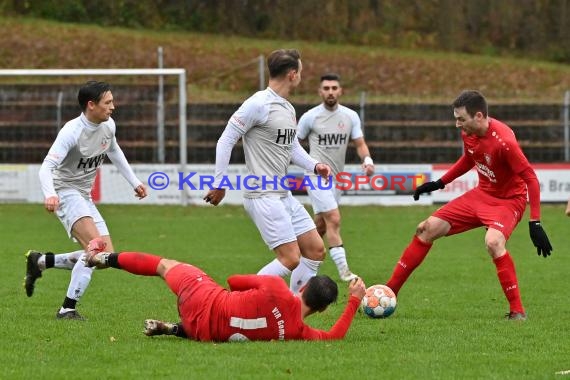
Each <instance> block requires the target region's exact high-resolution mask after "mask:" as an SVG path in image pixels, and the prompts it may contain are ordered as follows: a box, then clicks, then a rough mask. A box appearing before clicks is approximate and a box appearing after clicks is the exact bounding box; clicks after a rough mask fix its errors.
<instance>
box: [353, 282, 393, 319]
mask: <svg viewBox="0 0 570 380" xmlns="http://www.w3.org/2000/svg"><path fill="white" fill-rule="evenodd" d="M396 304H397V302H396V295H395V294H394V292H393V291H392V289H390V288H389V287H387V286H386V285H380V284H378V285H372V286H370V287H369V288H368V289H366V294H365V295H364V297H363V298H362V301H361V303H360V307H361V309H362V311H363V312H364V314H366V315H367V316H369V317H370V318H387V317H389V316H390V315H392V314H393V313H394V311H395V310H396Z"/></svg>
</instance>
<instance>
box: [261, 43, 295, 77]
mask: <svg viewBox="0 0 570 380" xmlns="http://www.w3.org/2000/svg"><path fill="white" fill-rule="evenodd" d="M300 59H301V54H299V52H298V51H297V50H296V49H279V50H275V51H273V52H272V53H271V54H269V57H267V68H268V69H269V77H270V78H278V77H280V76H283V75H285V74H287V73H288V72H289V71H290V70H299V60H300Z"/></svg>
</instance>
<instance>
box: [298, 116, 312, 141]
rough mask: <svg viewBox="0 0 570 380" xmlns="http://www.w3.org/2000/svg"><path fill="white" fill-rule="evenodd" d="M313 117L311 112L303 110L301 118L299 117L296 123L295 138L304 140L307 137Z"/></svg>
mask: <svg viewBox="0 0 570 380" xmlns="http://www.w3.org/2000/svg"><path fill="white" fill-rule="evenodd" d="M313 119H314V118H313V117H311V114H310V112H309V111H307V112H305V113H304V114H303V115H302V116H301V118H300V119H299V122H298V123H297V138H298V139H300V140H305V139H306V138H307V137H309V134H310V133H311V127H312V124H313Z"/></svg>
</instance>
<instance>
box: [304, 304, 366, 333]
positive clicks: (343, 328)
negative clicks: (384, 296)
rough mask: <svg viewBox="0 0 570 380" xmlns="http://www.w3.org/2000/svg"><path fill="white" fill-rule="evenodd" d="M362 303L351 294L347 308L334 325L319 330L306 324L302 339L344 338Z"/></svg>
mask: <svg viewBox="0 0 570 380" xmlns="http://www.w3.org/2000/svg"><path fill="white" fill-rule="evenodd" d="M359 305H360V299H358V297H354V296H350V298H349V300H348V303H347V305H346V308H345V309H344V312H343V313H342V314H341V316H340V317H339V318H338V320H337V321H336V323H335V324H334V326H333V327H332V328H331V329H330V330H329V331H324V330H318V329H314V328H312V327H309V326H306V327H305V329H304V330H303V336H302V339H304V340H332V339H342V338H344V336H345V335H346V333H347V331H348V328H349V327H350V324H351V323H352V320H353V319H354V315H355V314H356V311H357V310H358V306H359Z"/></svg>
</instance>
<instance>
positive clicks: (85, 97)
mask: <svg viewBox="0 0 570 380" xmlns="http://www.w3.org/2000/svg"><path fill="white" fill-rule="evenodd" d="M108 91H111V85H110V84H109V83H105V82H98V81H94V80H90V81H88V82H86V83H85V84H84V85H83V86H81V88H80V89H79V92H78V93H77V101H78V102H79V107H80V108H81V110H82V111H85V109H86V108H87V103H89V102H90V101H93V102H95V103H98V102H99V101H100V100H101V98H102V97H103V94H104V93H106V92H108Z"/></svg>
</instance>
